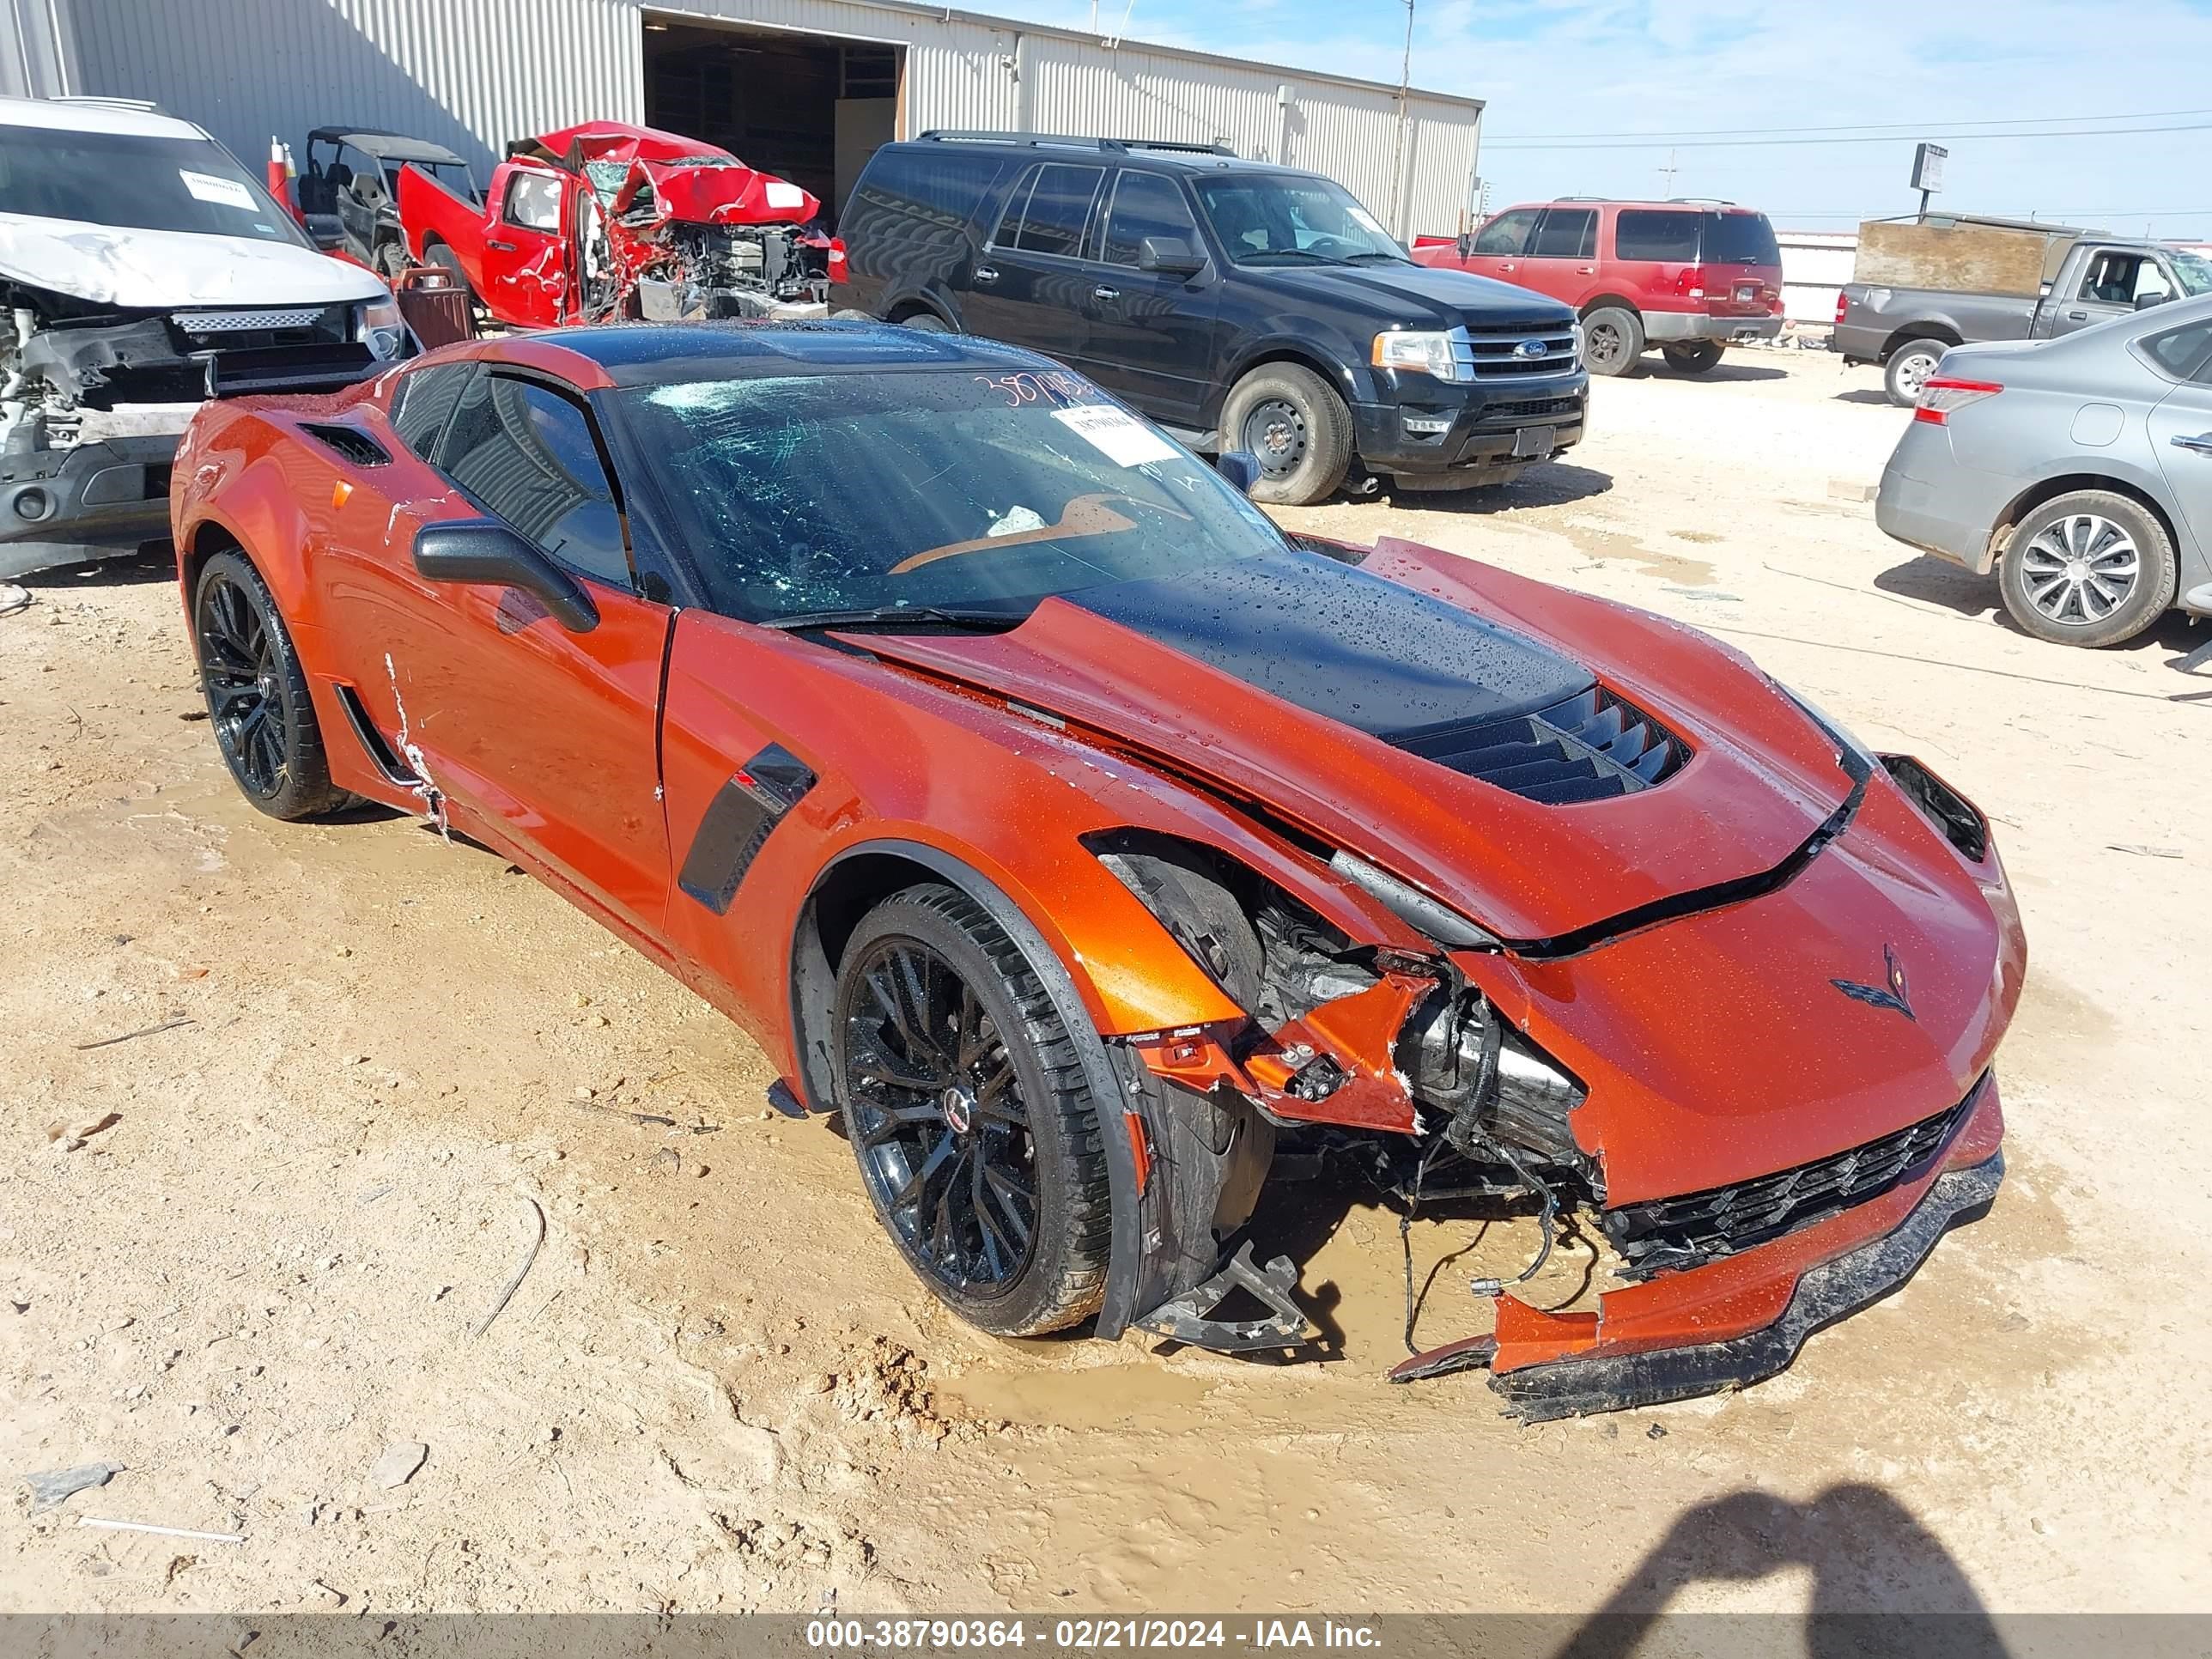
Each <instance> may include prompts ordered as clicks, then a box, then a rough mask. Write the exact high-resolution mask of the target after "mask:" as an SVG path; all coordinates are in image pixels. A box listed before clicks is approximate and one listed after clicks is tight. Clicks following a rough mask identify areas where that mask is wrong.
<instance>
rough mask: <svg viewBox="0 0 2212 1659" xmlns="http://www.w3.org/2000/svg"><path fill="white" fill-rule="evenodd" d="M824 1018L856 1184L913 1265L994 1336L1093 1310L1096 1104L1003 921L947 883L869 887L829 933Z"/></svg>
mask: <svg viewBox="0 0 2212 1659" xmlns="http://www.w3.org/2000/svg"><path fill="white" fill-rule="evenodd" d="M836 1030H837V1036H838V1053H837V1082H838V1090H839V1097H840V1099H839V1103H840V1105H841V1106H842V1109H843V1111H844V1116H845V1133H846V1136H847V1138H848V1139H849V1140H850V1141H851V1142H852V1146H853V1152H854V1157H855V1158H858V1160H859V1162H860V1179H861V1182H862V1184H863V1185H864V1186H865V1187H866V1189H867V1193H868V1198H869V1201H870V1203H871V1204H872V1206H873V1207H874V1209H875V1212H876V1215H877V1218H878V1219H879V1220H880V1221H881V1222H882V1223H883V1224H884V1228H885V1229H886V1230H887V1231H889V1232H890V1236H891V1239H892V1242H893V1243H896V1245H897V1246H898V1249H899V1251H900V1253H901V1254H902V1255H904V1256H905V1257H906V1259H907V1261H908V1263H909V1264H910V1265H911V1266H912V1267H914V1269H915V1272H916V1273H919V1274H920V1275H921V1279H922V1281H923V1282H924V1283H925V1284H927V1285H928V1286H929V1288H930V1289H931V1290H932V1291H934V1292H935V1293H936V1294H937V1295H938V1297H940V1298H941V1299H942V1300H943V1301H945V1303H946V1304H948V1305H949V1306H951V1308H952V1309H953V1310H955V1311H956V1312H957V1313H959V1314H960V1315H961V1316H963V1317H964V1318H966V1319H967V1320H969V1322H971V1323H973V1324H975V1325H977V1326H980V1327H981V1328H983V1329H985V1330H987V1331H991V1332H994V1333H995V1334H1000V1335H1006V1336H1017V1335H1030V1334H1037V1333H1041V1332H1044V1331H1050V1330H1056V1329H1059V1328H1062V1327H1064V1326H1066V1325H1070V1324H1073V1323H1074V1322H1076V1321H1078V1320H1079V1319H1082V1318H1085V1317H1086V1316H1088V1315H1090V1314H1091V1313H1093V1312H1095V1311H1096V1310H1097V1306H1098V1301H1099V1297H1100V1296H1101V1295H1102V1294H1103V1289H1104V1285H1105V1262H1106V1255H1107V1251H1108V1248H1109V1240H1108V1230H1109V1226H1110V1217H1111V1200H1110V1198H1109V1194H1108V1190H1107V1176H1106V1170H1105V1158H1104V1153H1103V1150H1102V1149H1101V1146H1100V1143H1099V1135H1098V1127H1097V1111H1096V1109H1095V1108H1094V1106H1093V1104H1092V1103H1091V1095H1090V1091H1089V1089H1088V1087H1087V1085H1085V1081H1084V1073H1083V1068H1082V1066H1081V1064H1080V1062H1079V1059H1078V1058H1077V1055H1076V1053H1075V1046H1074V1041H1073V1037H1072V1036H1071V1035H1070V1034H1069V1032H1068V1030H1067V1028H1066V1025H1065V1024H1062V1022H1061V1020H1060V1016H1059V1014H1058V1012H1057V1011H1056V1010H1055V1009H1054V1006H1053V1003H1052V1000H1051V999H1050V997H1049V996H1048V994H1046V992H1045V990H1044V988H1043V986H1042V983H1041V982H1040V981H1038V979H1037V977H1036V974H1035V973H1034V972H1032V971H1031V970H1030V967H1029V964H1028V963H1027V961H1026V959H1025V958H1024V957H1023V955H1022V953H1021V951H1020V949H1019V948H1018V946H1016V945H1014V943H1013V942H1012V940H1011V939H1008V938H1007V936H1006V933H1005V932H1004V931H1003V930H1001V929H1000V927H998V925H997V924H996V923H995V922H994V921H992V920H991V918H990V916H989V915H987V913H986V912H985V911H984V910H983V909H982V908H981V906H979V905H977V904H976V903H975V902H974V901H972V900H970V899H969V898H968V897H967V896H965V895H964V894H961V893H958V892H956V891H954V890H951V889H950V888H945V887H917V888H912V889H909V890H908V891H906V892H904V893H901V894H899V895H897V896H895V897H893V898H890V899H887V900H885V901H884V902H883V903H882V904H879V905H878V906H877V907H876V908H875V909H873V910H872V911H870V912H869V913H868V915H866V917H864V918H863V919H862V920H861V922H860V927H858V928H857V929H856V930H855V932H854V935H853V938H852V939H851V940H850V942H849V943H848V945H847V946H846V948H845V954H844V957H843V960H842V963H841V964H840V967H839V970H838V984H837V1006H836ZM1094 1040H1095V1038H1094Z"/></svg>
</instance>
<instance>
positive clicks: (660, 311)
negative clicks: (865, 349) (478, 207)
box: [530, 123, 839, 322]
mask: <svg viewBox="0 0 2212 1659" xmlns="http://www.w3.org/2000/svg"><path fill="white" fill-rule="evenodd" d="M530 153H534V154H538V155H542V156H543V157H544V158H545V159H548V160H550V161H553V162H554V163H555V164H556V165H557V166H560V167H565V168H567V169H568V171H570V172H573V173H580V174H581V175H582V177H583V178H584V179H585V180H586V183H587V184H588V185H589V186H590V191H591V195H592V199H593V200H594V201H595V202H596V203H597V204H599V210H600V211H599V214H598V215H597V216H596V217H595V219H594V222H592V224H591V225H590V226H589V227H588V228H587V229H586V234H585V236H584V239H583V246H582V263H583V270H582V272H581V276H582V286H583V289H584V294H585V297H586V312H587V313H588V315H587V320H596V319H599V318H603V317H612V316H631V315H634V316H639V317H642V318H644V319H647V320H648V321H655V322H675V321H680V320H687V319H697V318H732V317H752V318H776V319H794V318H810V317H823V316H827V315H828V314H829V307H828V300H829V284H830V281H831V278H832V276H833V274H834V273H833V272H832V270H831V268H830V267H831V263H832V260H833V258H836V256H837V254H838V252H839V250H838V249H836V246H835V245H834V244H833V243H832V242H831V240H830V239H829V237H827V236H825V235H823V234H822V233H821V232H820V231H818V230H815V229H812V228H811V226H812V224H813V222H814V221H815V220H816V219H817V218H818V217H819V216H821V212H822V204H821V202H820V200H819V199H818V198H817V197H815V196H814V195H813V194H812V193H811V191H805V190H803V189H801V188H800V187H799V185H794V184H793V183H791V182H790V181H789V180H788V179H779V178H777V177H775V175H774V174H772V173H761V172H758V171H757V170H755V169H754V168H751V167H747V166H746V165H745V164H744V162H742V161H739V160H738V158H737V157H736V156H734V155H731V154H730V153H729V152H728V151H727V150H725V149H719V148H718V147H716V146H715V145H713V144H708V143H699V142H697V141H696V140H693V139H689V138H684V137H681V136H679V135H677V134H673V133H663V132H656V131H653V129H651V128H646V127H627V126H621V125H616V124H613V123H594V124H592V125H588V126H585V127H576V128H570V129H568V130H567V131H564V132H558V133H551V134H548V135H546V136H545V137H541V138H538V139H535V140H532V145H531V151H530Z"/></svg>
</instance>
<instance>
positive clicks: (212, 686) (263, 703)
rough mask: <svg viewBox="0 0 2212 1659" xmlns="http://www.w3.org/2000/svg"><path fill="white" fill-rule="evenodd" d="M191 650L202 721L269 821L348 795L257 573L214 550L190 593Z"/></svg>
mask: <svg viewBox="0 0 2212 1659" xmlns="http://www.w3.org/2000/svg"><path fill="white" fill-rule="evenodd" d="M192 593H193V597H192V648H193V652H194V654H195V655H196V656H197V658H198V659H199V666H200V686H201V689H202V690H204V692H205V693H206V695H207V706H208V723H209V725H210V726H212V727H213V728H214V731H215V738H216V747H217V748H219V749H220V750H222V758H223V763H224V764H225V765H227V766H228V767H229V769H230V775H231V778H232V780H233V781H234V782H235V783H236V784H237V785H238V787H239V790H240V793H242V794H244V795H245V797H246V799H247V800H249V801H251V802H252V804H253V805H255V806H256V807H257V808H258V809H259V810H260V811H264V812H266V813H267V814H268V815H269V816H270V817H272V818H283V819H285V820H287V821H291V820H296V819H299V818H311V817H317V816H318V815H319V814H321V813H325V812H328V811H331V810H332V809H334V808H336V807H337V806H338V805H340V804H341V803H343V801H344V799H345V798H346V797H345V792H344V791H343V790H342V789H340V788H338V787H337V786H336V785H335V784H333V783H332V782H331V769H330V761H329V757H328V755H327V753H326V751H325V749H324V747H323V733H322V727H321V726H320V725H319V723H318V722H317V721H316V719H315V705H314V701H313V697H312V696H310V695H309V693H308V690H307V672H306V671H305V670H303V669H302V668H301V665H300V657H299V653H298V652H297V651H295V649H294V648H293V646H292V636H291V635H290V634H289V632H288V631H287V630H286V629H285V627H284V618H283V616H282V614H280V613H279V612H278V611H277V609H276V596H275V595H274V594H272V593H271V592H270V591H269V584H268V583H266V582H264V581H263V580H261V573H260V572H259V571H258V570H256V569H255V568H253V565H252V562H251V561H250V560H248V559H247V558H246V556H245V555H244V554H243V553H238V552H228V551H227V552H222V553H218V554H216V556H214V557H213V558H211V559H210V560H209V561H208V562H207V563H206V564H205V565H204V566H203V567H202V568H201V570H200V574H199V580H198V581H197V583H196V584H195V585H194V586H193V590H192Z"/></svg>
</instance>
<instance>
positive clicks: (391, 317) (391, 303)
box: [354, 294, 407, 362]
mask: <svg viewBox="0 0 2212 1659" xmlns="http://www.w3.org/2000/svg"><path fill="white" fill-rule="evenodd" d="M354 337H355V338H356V339H358V340H359V341H360V342H361V343H362V344H363V345H365V346H367V347H368V353H369V356H372V357H374V358H375V359H376V360H377V361H378V362H391V361H392V359H393V358H395V357H397V356H399V354H400V352H401V351H402V350H403V349H404V348H405V346H406V343H407V319H405V318H404V317H402V316H401V315H400V314H399V301H397V300H395V299H393V298H392V296H391V295H388V294H387V295H385V296H384V298H382V299H381V300H364V301H362V304H361V311H360V314H359V317H358V319H357V320H356V324H355V333H354Z"/></svg>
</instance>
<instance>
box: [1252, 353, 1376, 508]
mask: <svg viewBox="0 0 2212 1659" xmlns="http://www.w3.org/2000/svg"><path fill="white" fill-rule="evenodd" d="M1221 447H1223V448H1224V449H1243V450H1249V451H1250V452H1251V453H1252V454H1253V456H1254V457H1255V459H1257V460H1258V461H1259V463H1260V476H1259V477H1258V478H1257V479H1256V480H1255V481H1254V483H1253V485H1252V491H1251V494H1252V499H1253V500H1254V501H1266V502H1270V503H1272V504H1273V505H1275V506H1278V507H1311V506H1312V505H1313V504H1314V503H1315V502H1316V501H1327V500H1328V498H1329V497H1330V496H1331V495H1334V494H1335V493H1336V491H1337V489H1338V488H1339V487H1340V485H1342V483H1344V475H1345V474H1346V472H1347V471H1350V470H1351V467H1352V411H1351V410H1349V409H1347V408H1346V407H1345V403H1344V399H1343V398H1340V397H1338V396H1337V395H1336V392H1335V391H1334V389H1333V388H1332V387H1331V386H1329V384H1328V382H1327V381H1326V380H1322V378H1321V376H1320V375H1318V374H1315V373H1314V372H1313V370H1311V369H1310V368H1303V367H1301V366H1300V365H1298V364H1297V363H1263V364H1261V366H1260V367H1259V368H1255V369H1254V370H1253V371H1252V372H1251V373H1250V374H1247V375H1246V376H1245V377H1244V378H1243V380H1239V381H1237V384H1236V386H1233V387H1232V388H1231V390H1230V393H1229V398H1228V401H1227V402H1226V403H1225V404H1223V405H1222V410H1221Z"/></svg>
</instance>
